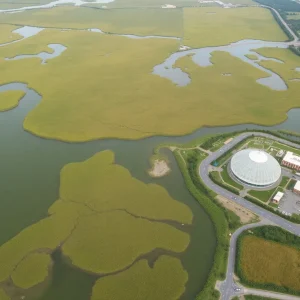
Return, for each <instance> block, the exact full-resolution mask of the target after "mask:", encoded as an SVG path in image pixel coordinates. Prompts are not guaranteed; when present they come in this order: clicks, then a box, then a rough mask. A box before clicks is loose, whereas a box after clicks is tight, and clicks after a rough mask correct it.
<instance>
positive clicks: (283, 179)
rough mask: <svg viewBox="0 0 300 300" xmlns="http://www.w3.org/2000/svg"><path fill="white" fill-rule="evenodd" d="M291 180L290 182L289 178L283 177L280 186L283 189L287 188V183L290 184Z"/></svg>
mask: <svg viewBox="0 0 300 300" xmlns="http://www.w3.org/2000/svg"><path fill="white" fill-rule="evenodd" d="M289 180H290V178H289V177H287V176H283V177H282V180H281V183H280V185H279V186H280V187H282V188H285V187H286V185H287V183H288V182H289Z"/></svg>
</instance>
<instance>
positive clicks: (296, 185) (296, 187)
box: [293, 181, 300, 195]
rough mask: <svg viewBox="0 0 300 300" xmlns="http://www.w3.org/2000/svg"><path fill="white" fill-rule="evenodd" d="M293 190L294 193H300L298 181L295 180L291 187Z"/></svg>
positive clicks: (299, 182)
mask: <svg viewBox="0 0 300 300" xmlns="http://www.w3.org/2000/svg"><path fill="white" fill-rule="evenodd" d="M293 192H294V193H295V194H298V195H300V181H297V183H296V184H295V186H294V189H293Z"/></svg>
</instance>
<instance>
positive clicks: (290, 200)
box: [278, 191, 300, 215]
mask: <svg viewBox="0 0 300 300" xmlns="http://www.w3.org/2000/svg"><path fill="white" fill-rule="evenodd" d="M278 209H279V211H280V212H282V213H283V214H285V215H292V214H300V195H297V194H295V193H293V192H291V191H286V192H285V194H284V196H283V198H282V199H281V201H280V202H279V206H278Z"/></svg>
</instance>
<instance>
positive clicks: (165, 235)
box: [0, 151, 193, 298]
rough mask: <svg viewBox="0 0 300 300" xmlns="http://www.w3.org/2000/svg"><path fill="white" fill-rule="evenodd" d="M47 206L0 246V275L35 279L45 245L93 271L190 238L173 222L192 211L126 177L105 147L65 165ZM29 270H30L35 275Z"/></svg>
mask: <svg viewBox="0 0 300 300" xmlns="http://www.w3.org/2000/svg"><path fill="white" fill-rule="evenodd" d="M116 185H118V188H117V189H116ZM48 213H49V216H48V217H46V218H45V219H42V220H41V221H39V222H37V223H35V224H33V225H31V226H29V227H27V228H25V229H24V230H23V231H21V232H20V233H19V234H18V235H17V236H15V237H14V238H12V239H11V240H9V241H8V242H6V243H5V244H3V245H2V246H1V247H0V265H1V269H0V282H2V283H3V282H5V281H7V280H8V278H9V277H12V278H13V281H14V283H15V285H18V286H22V287H25V286H26V287H32V286H35V285H36V284H37V283H39V282H42V281H43V280H44V279H45V276H46V269H47V270H48V268H46V264H47V261H48V258H49V259H50V257H49V256H47V259H46V258H45V257H44V256H43V257H42V256H41V255H42V254H40V252H41V250H45V249H46V250H47V253H49V254H51V253H53V252H54V251H55V250H57V249H59V248H61V249H62V253H63V254H64V255H65V257H68V261H70V263H72V264H73V265H74V266H76V267H78V268H80V269H81V270H83V271H88V272H92V273H97V274H108V273H110V272H120V271H122V270H123V269H124V268H127V267H129V266H131V265H132V264H133V263H134V262H135V261H136V260H138V259H139V258H140V257H142V256H146V255H147V254H148V253H152V252H153V251H154V250H155V249H161V250H160V251H162V253H164V251H165V252H166V253H168V255H174V256H176V255H178V253H180V252H183V251H184V250H185V249H186V248H187V246H188V244H189V234H188V233H186V232H184V231H182V230H180V229H178V228H179V227H180V226H182V228H184V227H185V226H184V225H187V224H191V222H192V218H193V216H192V213H191V211H190V209H189V208H188V207H187V206H185V205H184V204H182V203H180V202H177V201H175V200H173V199H172V198H171V197H170V196H169V194H168V193H167V192H166V191H165V190H164V189H163V188H162V187H159V186H157V185H154V184H144V183H142V182H140V181H138V180H136V179H134V178H132V177H131V174H130V173H129V172H128V171H127V170H126V169H125V168H123V167H121V166H119V165H116V164H115V163H114V155H113V153H112V152H110V151H104V152H100V153H98V154H96V155H95V156H93V157H92V158H90V159H88V160H87V161H84V162H81V163H72V164H69V165H66V166H65V167H64V168H63V170H62V172H61V186H60V193H59V199H58V200H57V201H56V202H54V204H53V205H52V206H51V207H50V208H49V211H48ZM168 221H170V223H168ZM172 222H176V224H177V225H178V226H179V227H178V228H177V227H174V226H172V225H171V224H173V223H172ZM182 224H184V225H182ZM104 227H105V231H103V228H104ZM187 230H188V228H187ZM44 255H45V254H44ZM44 258H45V260H44ZM41 259H42V260H43V262H41ZM37 261H38V266H37ZM28 270H35V271H34V274H35V276H34V278H33V277H28V276H27V275H26V273H27V272H28ZM178 272H180V270H177V273H178ZM182 272H183V274H186V272H185V271H184V270H183V269H182ZM177 273H176V276H177V275H178V276H180V274H177ZM139 276H141V277H142V274H139ZM185 281H186V280H185ZM185 281H184V283H185ZM184 283H183V284H182V288H184ZM173 288H175V289H176V288H178V287H177V286H173ZM120 292H122V291H120ZM123 292H124V291H123ZM145 292H146V291H145ZM145 298H147V295H145Z"/></svg>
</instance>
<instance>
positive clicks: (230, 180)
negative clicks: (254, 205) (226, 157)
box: [221, 164, 243, 190]
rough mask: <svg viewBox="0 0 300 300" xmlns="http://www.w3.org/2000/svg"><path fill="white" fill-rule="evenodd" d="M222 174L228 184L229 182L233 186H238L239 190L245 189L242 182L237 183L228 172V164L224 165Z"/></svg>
mask: <svg viewBox="0 0 300 300" xmlns="http://www.w3.org/2000/svg"><path fill="white" fill-rule="evenodd" d="M221 176H222V178H223V180H224V182H226V183H227V184H229V185H231V186H233V187H236V188H237V189H238V190H242V189H243V186H242V185H241V184H239V183H237V182H236V181H234V180H233V179H232V178H231V177H230V175H229V174H228V170H227V164H226V165H224V166H223V171H222V172H221Z"/></svg>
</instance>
